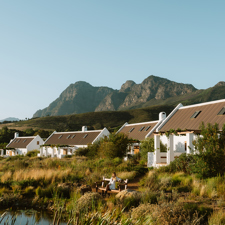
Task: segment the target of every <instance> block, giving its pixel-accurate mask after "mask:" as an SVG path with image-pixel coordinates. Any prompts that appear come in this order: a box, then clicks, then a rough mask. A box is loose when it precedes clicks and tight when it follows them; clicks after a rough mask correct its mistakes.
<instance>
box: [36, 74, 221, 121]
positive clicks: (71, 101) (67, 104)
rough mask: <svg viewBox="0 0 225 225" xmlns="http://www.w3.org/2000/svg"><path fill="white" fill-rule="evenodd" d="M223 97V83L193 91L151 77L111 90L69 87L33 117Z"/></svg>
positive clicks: (82, 85)
mask: <svg viewBox="0 0 225 225" xmlns="http://www.w3.org/2000/svg"><path fill="white" fill-rule="evenodd" d="M222 98H225V82H223V81H221V82H219V83H218V84H216V85H215V86H213V87H210V88H208V89H201V90H198V89H196V88H195V87H194V86H193V85H191V84H183V83H177V82H174V81H170V80H168V79H165V78H161V77H157V76H154V75H151V76H149V77H147V78H146V79H145V80H143V82H142V83H140V84H136V83H135V82H134V81H132V80H128V81H126V82H125V83H124V84H123V85H122V86H121V88H120V90H115V89H112V88H109V87H93V86H92V85H90V84H89V83H87V82H84V81H78V82H76V83H74V84H70V85H69V86H68V87H67V88H66V89H65V90H64V91H63V92H62V93H61V94H60V96H59V97H58V98H57V99H56V100H55V101H53V102H52V103H51V104H50V105H49V106H48V107H46V108H44V109H42V110H38V111H37V112H36V113H34V115H33V117H44V116H59V115H70V114H80V113H86V112H99V111H121V110H129V109H135V108H143V107H148V106H154V105H176V104H178V103H180V102H181V103H182V104H183V105H189V104H195V103H200V102H206V101H212V100H217V99H222Z"/></svg>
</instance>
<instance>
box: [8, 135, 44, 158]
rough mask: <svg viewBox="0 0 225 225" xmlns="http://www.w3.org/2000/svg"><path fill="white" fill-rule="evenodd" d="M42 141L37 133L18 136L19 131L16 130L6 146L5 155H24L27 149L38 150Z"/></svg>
mask: <svg viewBox="0 0 225 225" xmlns="http://www.w3.org/2000/svg"><path fill="white" fill-rule="evenodd" d="M43 143H44V141H43V140H42V138H41V137H40V136H39V135H37V136H27V137H26V136H25V137H19V133H17V132H16V133H15V135H14V139H12V140H11V141H10V143H9V144H8V145H7V146H6V155H7V156H15V155H26V154H27V153H28V152H29V151H32V150H39V149H40V146H41V145H43Z"/></svg>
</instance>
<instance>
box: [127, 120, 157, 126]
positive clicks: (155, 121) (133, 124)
mask: <svg viewBox="0 0 225 225" xmlns="http://www.w3.org/2000/svg"><path fill="white" fill-rule="evenodd" d="M158 122H159V120H154V121H148V122H141V123H131V124H127V125H125V127H126V126H135V125H142V124H146V123H158Z"/></svg>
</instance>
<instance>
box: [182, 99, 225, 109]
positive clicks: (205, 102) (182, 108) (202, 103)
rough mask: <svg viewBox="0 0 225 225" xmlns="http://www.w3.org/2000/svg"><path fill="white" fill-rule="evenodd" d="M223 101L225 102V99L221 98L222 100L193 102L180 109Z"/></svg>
mask: <svg viewBox="0 0 225 225" xmlns="http://www.w3.org/2000/svg"><path fill="white" fill-rule="evenodd" d="M221 102H225V99H220V100H215V101H210V102H202V103H197V104H193V105H186V106H182V107H181V108H180V109H188V108H192V107H198V106H204V105H210V104H217V103H221Z"/></svg>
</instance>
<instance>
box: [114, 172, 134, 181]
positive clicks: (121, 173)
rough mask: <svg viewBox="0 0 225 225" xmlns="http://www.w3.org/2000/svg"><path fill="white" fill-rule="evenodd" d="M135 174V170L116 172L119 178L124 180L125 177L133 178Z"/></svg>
mask: <svg viewBox="0 0 225 225" xmlns="http://www.w3.org/2000/svg"><path fill="white" fill-rule="evenodd" d="M136 175H137V172H136V171H131V172H119V173H117V177H119V178H120V179H123V180H125V179H128V180H133V179H134V178H135V176H136Z"/></svg>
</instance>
